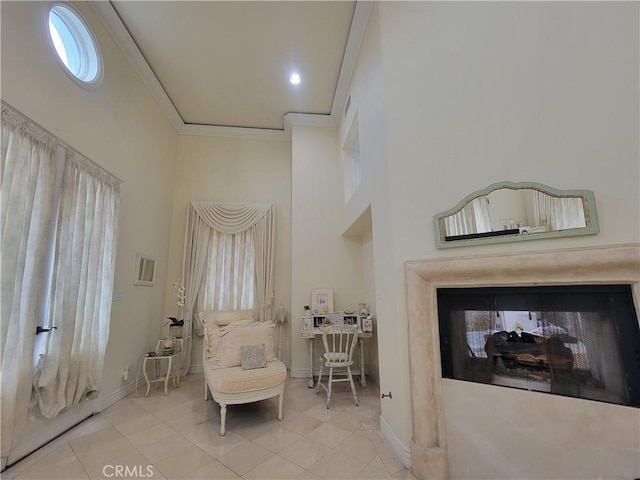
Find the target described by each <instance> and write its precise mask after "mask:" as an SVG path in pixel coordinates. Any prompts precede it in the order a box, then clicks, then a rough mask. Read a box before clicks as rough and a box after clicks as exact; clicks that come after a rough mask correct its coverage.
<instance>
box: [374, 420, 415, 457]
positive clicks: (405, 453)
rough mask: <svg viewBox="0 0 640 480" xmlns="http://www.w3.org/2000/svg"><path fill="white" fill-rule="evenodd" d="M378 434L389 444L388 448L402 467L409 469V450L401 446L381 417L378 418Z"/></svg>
mask: <svg viewBox="0 0 640 480" xmlns="http://www.w3.org/2000/svg"><path fill="white" fill-rule="evenodd" d="M380 433H382V435H383V436H384V438H385V439H386V440H387V442H389V446H390V447H391V449H392V450H393V451H394V453H395V454H396V455H397V456H398V458H399V459H400V461H401V462H402V465H404V467H405V468H411V449H410V448H408V447H406V446H405V445H403V443H402V442H401V441H400V439H399V438H398V437H396V434H395V433H393V430H391V428H389V424H388V423H387V422H386V421H385V420H384V418H382V417H380Z"/></svg>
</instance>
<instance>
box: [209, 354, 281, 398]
mask: <svg viewBox="0 0 640 480" xmlns="http://www.w3.org/2000/svg"><path fill="white" fill-rule="evenodd" d="M204 367H205V376H206V378H207V383H208V384H209V388H210V389H211V390H212V391H216V392H220V393H241V392H253V391H256V390H263V389H265V388H269V387H274V386H276V385H279V384H281V383H282V382H284V381H285V379H286V378H287V369H286V367H285V366H284V364H283V363H282V362H281V361H279V360H274V361H272V362H268V363H267V366H266V367H265V368H256V369H253V370H243V368H242V367H241V366H237V367H230V368H224V369H214V368H213V367H212V365H211V362H207V363H206V364H205V366H204Z"/></svg>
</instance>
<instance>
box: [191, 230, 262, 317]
mask: <svg viewBox="0 0 640 480" xmlns="http://www.w3.org/2000/svg"><path fill="white" fill-rule="evenodd" d="M255 250H256V249H255V243H254V241H253V235H252V233H251V232H250V231H248V230H247V231H244V232H240V233H235V234H230V233H220V232H217V231H215V230H214V231H213V232H212V235H211V236H210V240H209V245H208V255H207V259H206V261H205V265H206V266H207V267H206V270H205V272H204V278H203V281H202V282H201V284H200V291H199V292H198V301H197V309H198V310H200V311H202V310H248V309H253V308H254V306H255V289H256V281H255V263H256V251H255Z"/></svg>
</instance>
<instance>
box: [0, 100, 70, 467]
mask: <svg viewBox="0 0 640 480" xmlns="http://www.w3.org/2000/svg"><path fill="white" fill-rule="evenodd" d="M55 148H56V139H55V137H53V136H51V135H50V134H48V133H47V132H45V131H44V130H42V129H40V128H39V127H37V126H36V125H34V124H33V123H31V122H29V121H27V120H26V119H24V118H23V117H22V116H20V115H19V114H17V112H15V111H13V110H12V109H10V108H8V107H7V106H5V105H4V104H3V105H2V158H1V161H2V171H1V182H2V191H1V201H2V206H1V209H0V228H1V231H0V236H1V240H0V242H1V245H2V246H1V255H2V278H1V281H0V284H1V287H0V288H1V295H2V301H1V302H0V309H1V310H0V311H1V312H2V317H1V320H0V326H1V331H0V342H1V343H0V347H1V349H2V350H1V352H0V356H1V358H2V380H1V384H2V402H1V403H2V409H1V410H0V411H1V425H2V437H1V444H2V457H3V459H5V460H6V457H7V456H8V455H9V452H10V451H11V447H12V445H13V442H14V440H15V438H16V435H17V434H18V433H19V431H20V430H21V428H22V426H23V425H24V421H25V419H26V417H27V412H28V408H29V399H30V395H31V377H32V375H33V354H34V342H35V335H34V333H35V330H36V326H37V325H38V323H39V321H41V320H42V319H43V318H44V317H45V307H46V301H38V299H41V298H42V297H43V292H44V291H45V290H46V286H47V281H46V279H47V277H48V273H49V269H50V262H49V258H50V256H49V252H50V249H51V241H52V235H53V226H54V221H55V214H56V203H55V202H54V197H55V185H56V176H57V172H56V162H55ZM4 463H5V462H4V461H3V464H4Z"/></svg>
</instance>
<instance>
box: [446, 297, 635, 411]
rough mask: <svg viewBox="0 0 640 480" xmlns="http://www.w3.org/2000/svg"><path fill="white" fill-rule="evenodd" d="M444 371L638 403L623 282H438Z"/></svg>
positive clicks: (630, 312) (631, 318)
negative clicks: (467, 284) (499, 285)
mask: <svg viewBox="0 0 640 480" xmlns="http://www.w3.org/2000/svg"><path fill="white" fill-rule="evenodd" d="M438 315H439V324H440V345H441V353H442V374H443V377H445V378H453V379H457V380H467V381H473V382H480V383H486V384H491V385H500V386H506V387H514V388H522V389H527V390H533V391H539V392H548V393H552V394H557V395H565V396H571V397H579V398H585V399H589V400H597V401H603V402H608V403H617V404H622V405H629V406H640V330H639V328H638V319H637V315H636V312H635V308H634V306H633V299H632V295H631V288H630V287H629V286H628V285H621V286H608V285H607V286H593V285H589V286H571V287H565V286H563V287H510V288H458V289H438Z"/></svg>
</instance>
